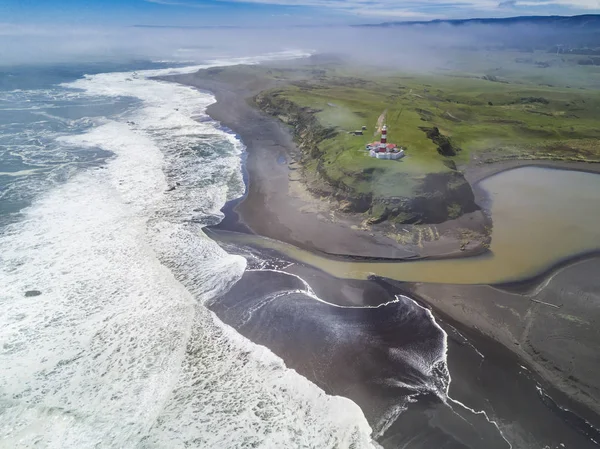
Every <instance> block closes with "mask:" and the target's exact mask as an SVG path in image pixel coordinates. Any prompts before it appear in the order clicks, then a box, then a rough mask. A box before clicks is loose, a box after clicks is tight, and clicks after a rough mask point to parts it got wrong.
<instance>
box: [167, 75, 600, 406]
mask: <svg viewBox="0 0 600 449" xmlns="http://www.w3.org/2000/svg"><path fill="white" fill-rule="evenodd" d="M162 79H163V80H165V81H171V82H173V81H174V82H180V83H183V84H187V85H192V86H194V87H196V88H199V89H201V90H206V91H209V92H211V93H212V94H213V95H214V96H215V98H216V103H214V104H212V105H211V106H209V108H208V110H207V112H208V114H209V115H210V116H211V117H212V118H213V119H215V120H218V121H219V122H220V123H221V124H223V125H224V126H226V127H227V128H229V129H231V130H233V131H234V132H235V133H236V134H237V135H238V136H239V137H240V138H241V140H242V141H243V143H244V144H245V145H246V148H247V154H246V157H247V158H246V161H245V167H244V170H247V175H248V176H247V192H246V194H245V196H244V197H242V198H241V199H239V200H236V201H234V202H233V203H231V204H228V205H227V206H226V208H225V210H224V212H225V213H226V218H225V220H223V222H222V223H221V224H220V225H218V226H216V228H217V229H221V230H226V231H236V232H246V233H248V232H250V233H255V234H259V235H263V236H266V237H269V238H272V239H275V240H281V241H284V242H287V243H290V244H292V245H295V246H299V247H302V248H305V249H308V250H310V251H317V252H319V253H325V254H327V255H329V256H332V257H341V258H344V259H347V260H361V259H366V260H374V259H375V260H377V259H380V260H399V261H401V260H404V261H410V260H417V259H419V258H432V259H433V258H451V257H457V256H462V257H466V256H470V255H475V254H481V253H482V252H484V251H485V249H482V248H480V247H479V248H469V249H468V250H467V251H456V250H454V251H452V250H451V248H452V247H453V246H455V242H452V243H451V242H446V241H442V242H436V243H437V245H432V246H431V247H429V248H425V249H424V250H423V251H421V252H420V253H417V252H415V251H409V250H407V249H406V248H404V247H402V246H401V245H399V244H398V242H396V241H394V240H393V239H391V238H388V237H386V236H382V235H378V234H377V233H367V232H364V231H360V230H358V229H357V223H356V221H353V220H352V219H351V218H349V217H346V216H343V215H339V214H336V213H335V212H334V211H332V209H331V208H328V202H327V200H325V199H316V198H314V197H312V195H311V194H310V193H308V191H307V190H306V189H305V188H302V181H300V180H299V179H298V177H297V176H294V172H295V171H296V170H297V167H295V166H294V164H295V160H296V159H295V158H296V156H297V150H296V145H295V143H294V142H293V140H292V137H291V134H290V132H289V130H288V128H287V127H286V125H284V124H283V123H280V122H279V121H277V120H276V119H274V118H273V117H269V116H267V115H265V114H263V113H261V111H259V110H258V109H256V108H253V107H252V106H251V105H250V104H248V102H247V101H246V99H247V98H249V97H252V96H253V95H256V94H257V93H258V92H260V91H262V90H264V89H267V88H271V87H275V86H276V85H277V83H273V82H272V81H268V82H267V81H265V80H262V82H261V81H260V80H250V81H251V82H249V83H246V84H241V85H239V86H233V85H232V84H231V83H223V82H220V81H219V80H218V79H214V80H208V79H205V78H196V77H195V76H194V75H179V76H173V77H168V78H162ZM523 166H540V167H545V168H554V169H567V170H580V171H589V172H593V173H599V172H600V164H590V163H583V162H581V163H578V162H560V161H543V160H542V161H536V160H510V161H502V162H494V163H491V164H477V163H472V164H469V165H468V166H466V167H462V169H463V171H464V175H465V178H466V179H467V180H468V182H469V183H470V184H471V185H472V186H473V190H474V193H475V195H476V198H478V201H479V200H483V199H484V198H483V196H484V192H483V191H482V190H481V189H479V188H478V187H477V185H478V184H479V182H481V181H482V180H483V179H486V178H488V177H490V176H493V175H495V174H498V173H500V172H502V171H506V170H511V169H514V168H517V167H523ZM290 186H291V187H290ZM599 261H600V259H599V258H597V257H592V258H591V259H587V261H585V260H584V261H583V262H585V263H584V265H583V266H585V267H587V268H586V269H583V270H582V269H581V266H582V265H581V264H580V263H570V262H569V263H564V262H563V264H564V266H563V267H562V268H561V269H560V270H558V271H557V268H553V269H552V270H551V272H552V273H551V274H550V278H549V280H548V282H547V283H546V285H544V288H542V291H541V292H537V293H536V295H539V294H541V295H542V296H543V297H545V295H548V294H550V295H551V294H558V293H557V292H561V291H563V290H564V289H565V287H569V286H571V285H572V283H573V279H575V278H577V277H578V276H580V275H581V273H582V272H590V268H589V267H590V266H591V267H594V266H595V264H597V263H598V262H599ZM592 271H593V270H592ZM537 278H539V276H538V277H536V281H537ZM546 278H547V277H545V279H546ZM540 282H543V281H540ZM528 285H531V283H529V284H528ZM513 287H514V286H513ZM403 289H406V291H408V292H410V294H411V296H413V297H415V298H416V299H419V300H421V301H423V302H424V303H426V304H427V305H428V306H429V307H431V308H432V309H433V310H435V311H436V313H440V314H442V315H443V316H444V317H446V318H447V319H449V320H451V321H453V322H455V323H459V324H460V325H462V326H464V327H465V328H467V329H470V330H473V331H474V332H476V333H478V334H480V335H483V336H486V337H489V338H490V339H492V340H493V341H494V342H495V343H496V344H499V345H501V346H502V347H504V348H507V349H508V351H509V352H511V353H512V354H515V355H516V356H517V357H519V359H520V360H523V361H524V363H526V364H527V365H529V366H530V367H531V368H532V369H533V370H534V371H536V372H537V373H538V374H539V375H540V376H541V377H542V378H544V379H545V380H546V381H547V382H549V384H551V385H553V386H554V387H556V388H557V389H558V390H559V391H560V392H561V393H563V394H565V395H566V396H567V397H569V398H570V399H572V400H573V401H574V403H575V404H581V405H582V406H583V407H582V408H585V409H589V410H592V413H595V414H600V405H599V404H600V385H598V382H596V381H595V379H594V378H593V376H592V377H590V375H589V373H593V371H594V370H593V368H594V365H593V355H591V354H592V353H591V352H590V351H593V350H594V347H596V346H597V343H600V335H597V332H595V331H593V326H591V325H590V326H589V327H587V328H586V329H584V330H582V329H578V326H579V327H580V324H581V323H577V322H575V321H572V318H568V317H573V316H575V317H577V316H580V315H581V314H582V313H584V311H585V305H582V304H572V305H571V311H569V314H568V317H567V318H564V319H559V318H557V315H556V314H555V313H554V310H552V309H548V308H544V306H543V305H540V304H539V303H536V302H534V301H532V300H531V298H532V295H531V294H530V292H526V291H520V292H511V291H508V290H510V287H509V286H488V285H479V286H458V285H442V284H403ZM448 298H452V300H451V301H449V300H448ZM483 298H485V300H482V299H483ZM549 320H552V321H553V322H554V323H553V324H554V326H555V328H554V329H552V330H548V329H546V327H545V326H544V325H543V323H544V322H546V321H549ZM591 324H593V323H591ZM573 329H575V333H579V334H580V335H583V334H585V337H582V338H580V339H579V340H580V341H583V342H584V344H582V345H581V347H572V348H570V351H572V353H566V352H561V351H554V350H553V346H552V343H551V341H550V342H548V338H549V337H551V338H564V339H567V340H568V338H569V337H568V336H569V335H573V332H574V330H573ZM586 332H587V333H586ZM582 333H583V334H582ZM556 335H559V337H556ZM574 358H577V359H578V364H579V365H581V366H580V368H579V369H577V370H576V369H575V368H573V359H574ZM575 371H578V372H575ZM579 371H580V372H579ZM575 408H577V405H576V406H575ZM584 415H585V413H584Z"/></svg>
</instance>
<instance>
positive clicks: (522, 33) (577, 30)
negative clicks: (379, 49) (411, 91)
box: [358, 0, 600, 55]
mask: <svg viewBox="0 0 600 449" xmlns="http://www.w3.org/2000/svg"><path fill="white" fill-rule="evenodd" d="M507 1H508V2H510V1H512V0H507ZM358 26H360V27H370V28H374V27H375V28H386V29H391V30H393V29H394V28H402V29H404V30H409V29H410V30H411V31H419V32H421V33H422V32H425V33H427V32H431V33H432V35H436V36H438V37H439V34H440V33H447V34H448V38H450V37H451V36H450V33H451V34H452V36H454V37H459V38H461V39H462V40H461V42H463V46H464V45H468V46H473V47H476V48H482V47H485V48H490V47H493V48H503V49H516V50H519V51H533V50H546V51H549V52H559V51H560V52H569V53H575V54H581V55H599V54H600V15H598V14H585V15H580V16H571V17H566V16H519V17H506V18H479V19H461V20H431V21H422V22H383V23H379V24H369V25H366V24H365V25H358ZM465 43H466V44H465Z"/></svg>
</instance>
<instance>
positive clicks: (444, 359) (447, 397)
mask: <svg viewBox="0 0 600 449" xmlns="http://www.w3.org/2000/svg"><path fill="white" fill-rule="evenodd" d="M246 271H271V272H274V273H281V274H285V275H288V276H293V277H295V278H297V279H298V280H300V282H302V284H303V286H304V288H305V290H299V289H294V290H288V291H286V292H278V293H276V294H275V295H272V296H271V297H270V298H269V299H270V301H269V302H271V301H272V300H274V299H277V298H280V297H282V296H285V295H287V294H289V293H304V294H305V295H306V296H308V297H310V298H312V299H314V300H315V301H318V302H321V303H323V304H327V305H328V306H331V307H337V308H340V309H378V308H380V307H386V306H388V305H390V304H396V303H399V302H400V301H401V298H404V299H408V300H409V301H411V302H412V303H414V304H415V305H416V306H417V307H419V308H421V309H423V310H424V311H425V313H426V314H427V316H428V317H429V319H430V321H431V323H432V324H433V325H434V326H435V327H437V328H438V330H440V331H441V332H442V335H443V336H444V338H443V343H442V353H443V357H442V358H441V359H440V360H439V361H438V362H436V364H434V365H437V364H438V363H440V362H443V363H444V365H445V367H446V369H445V372H446V373H447V375H448V383H447V385H446V388H445V390H446V391H445V392H444V396H442V397H440V399H441V400H442V402H444V403H445V404H446V405H447V406H448V407H449V408H450V409H451V410H452V411H453V412H454V413H455V414H456V415H457V416H458V417H460V418H461V419H463V420H464V417H462V416H461V415H460V414H459V413H458V412H456V411H455V410H454V408H453V407H452V405H450V404H449V403H448V401H450V402H451V403H454V404H457V405H460V406H461V407H462V408H464V409H465V410H468V411H469V412H471V413H473V414H474V415H483V416H484V418H485V419H486V421H487V422H488V423H490V424H492V425H493V426H494V427H495V428H496V430H497V431H498V433H499V434H500V436H501V437H502V439H503V440H504V441H506V444H508V447H509V449H512V444H511V443H510V441H508V440H507V439H506V437H505V436H504V433H502V430H500V426H499V425H498V423H497V422H496V421H494V420H492V419H490V418H489V416H488V414H487V413H486V412H485V410H480V411H477V410H474V409H472V408H470V407H468V406H467V405H465V404H463V403H462V402H460V401H458V400H456V399H453V398H452V397H450V395H449V390H450V384H451V383H452V377H451V375H450V371H449V370H448V334H447V333H446V331H445V330H444V329H443V328H442V327H441V326H440V325H439V324H438V322H437V321H436V319H435V317H434V316H433V313H432V312H431V310H430V309H428V308H427V307H424V306H422V305H421V304H419V303H418V302H417V301H415V300H414V299H412V298H410V297H409V296H406V295H395V298H396V299H393V300H391V301H388V302H385V303H382V304H379V305H377V306H341V305H339V304H333V303H330V302H327V301H325V300H323V299H321V298H319V297H318V296H317V295H316V294H315V292H314V290H313V289H312V288H311V286H310V285H309V284H308V282H306V281H305V280H304V279H302V278H301V277H300V276H298V275H296V274H293V273H288V272H287V271H282V270H276V269H273V268H266V269H250V270H246ZM263 305H264V304H263ZM461 336H462V335H461ZM473 349H474V350H475V352H476V353H477V354H478V355H480V356H481V357H482V358H483V354H481V353H480V352H479V351H477V350H476V349H475V348H474V347H473ZM432 368H433V366H432ZM402 411H403V410H402V409H400V410H398V411H397V412H398V413H394V415H396V417H395V418H396V419H397V418H398V417H399V416H400V415H401V413H402ZM392 423H393V420H392V422H390V423H389V425H388V428H389V427H390V426H391V424H392ZM379 436H380V437H381V436H383V434H381V435H379Z"/></svg>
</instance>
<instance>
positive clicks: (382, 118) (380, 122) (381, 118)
mask: <svg viewBox="0 0 600 449" xmlns="http://www.w3.org/2000/svg"><path fill="white" fill-rule="evenodd" d="M387 111H388V110H387V109H386V110H384V111H383V112H382V113H381V115H380V116H379V118H378V119H377V130H376V131H375V133H374V134H373V136H376V135H377V134H381V128H382V127H383V124H384V123H385V116H386V115H387Z"/></svg>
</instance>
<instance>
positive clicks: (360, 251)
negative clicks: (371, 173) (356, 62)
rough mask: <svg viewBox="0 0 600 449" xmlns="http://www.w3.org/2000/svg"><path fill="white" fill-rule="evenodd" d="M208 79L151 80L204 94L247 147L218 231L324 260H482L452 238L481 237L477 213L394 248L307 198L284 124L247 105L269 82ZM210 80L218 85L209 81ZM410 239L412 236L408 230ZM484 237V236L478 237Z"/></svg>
mask: <svg viewBox="0 0 600 449" xmlns="http://www.w3.org/2000/svg"><path fill="white" fill-rule="evenodd" d="M207 76H208V75H206V76H202V77H200V78H199V77H196V76H195V74H191V75H174V76H168V77H158V78H157V79H160V80H163V81H168V82H178V83H182V84H185V85H188V86H192V87H195V88H197V89H199V90H201V91H204V92H209V93H210V94H211V95H213V96H214V97H215V100H216V101H215V103H213V104H211V105H210V106H209V107H208V108H207V111H206V112H207V114H208V115H209V116H210V117H211V118H212V119H214V120H216V121H218V122H219V123H220V124H221V125H223V126H224V127H225V128H227V129H230V130H232V132H233V133H235V134H236V135H237V136H239V138H240V139H241V141H242V142H243V144H244V145H245V147H246V154H245V161H243V162H242V170H243V171H244V173H245V176H246V174H247V175H248V176H247V184H246V192H245V194H244V196H243V197H242V198H240V199H236V200H233V201H231V202H228V203H227V204H226V205H225V206H224V208H223V209H222V210H223V212H224V213H225V215H226V217H225V219H224V220H223V221H222V222H221V223H219V224H218V225H216V228H217V229H222V230H231V231H236V232H244V233H253V234H258V235H262V236H266V237H269V238H272V239H275V240H280V241H283V242H286V243H290V244H292V245H294V246H297V247H300V248H303V249H306V250H309V251H317V252H319V253H321V254H326V255H330V256H341V257H348V258H351V259H353V260H360V259H361V258H364V259H365V260H374V259H381V260H397V261H400V260H417V258H425V259H435V258H450V257H468V256H474V255H479V254H482V253H484V252H485V251H486V250H487V245H486V244H485V241H481V240H478V239H475V240H469V241H467V242H466V243H464V242H461V240H460V239H459V238H458V236H457V235H456V230H457V229H460V228H472V226H473V225H474V223H475V227H476V228H480V229H481V230H483V229H484V228H485V227H486V226H489V225H490V223H489V218H488V217H486V216H485V214H483V213H482V212H481V211H477V212H472V213H470V214H465V215H462V216H461V217H459V218H457V219H454V220H448V221H446V222H443V223H438V224H431V225H405V228H410V229H413V230H414V232H418V233H421V232H423V233H425V231H426V230H429V229H433V228H435V229H436V233H437V234H438V237H437V239H434V240H431V241H427V240H426V239H424V240H423V241H422V240H421V239H420V237H419V241H418V243H412V244H406V243H401V242H400V241H399V240H396V238H393V237H392V236H391V235H390V234H389V232H390V230H389V226H387V223H384V224H383V225H379V224H374V225H369V226H370V228H365V225H364V220H365V217H362V216H361V215H360V214H356V213H344V212H342V211H340V210H339V207H338V205H337V204H336V200H334V199H330V198H327V197H320V198H318V197H316V196H315V195H314V194H313V193H311V192H309V188H308V187H307V186H306V184H305V183H306V182H309V181H310V180H309V179H307V178H305V177H304V175H299V174H298V173H297V172H299V171H300V169H299V168H298V167H297V162H296V160H297V159H298V155H299V150H298V149H297V146H296V143H295V142H294V141H293V139H292V136H291V133H290V131H289V128H288V126H287V125H285V124H284V123H283V122H280V121H278V120H277V119H276V118H274V117H271V116H268V115H266V114H264V113H263V112H262V111H260V110H258V109H257V108H255V107H253V106H251V105H250V104H249V102H248V101H247V100H248V99H249V98H251V97H253V96H254V95H257V94H258V93H259V92H261V91H263V90H265V89H269V88H273V87H276V86H277V85H278V83H277V82H274V81H272V80H259V81H257V80H251V81H250V82H248V83H247V84H246V85H244V84H242V85H239V86H237V85H235V86H234V85H232V84H231V83H224V82H221V81H219V80H218V79H206V78H207ZM215 78H218V76H216V77H215ZM411 232H413V231H411ZM482 235H483V234H482Z"/></svg>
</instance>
